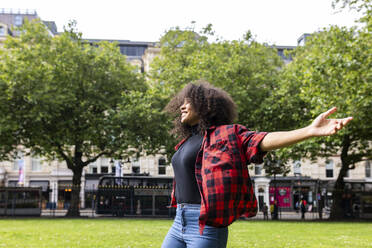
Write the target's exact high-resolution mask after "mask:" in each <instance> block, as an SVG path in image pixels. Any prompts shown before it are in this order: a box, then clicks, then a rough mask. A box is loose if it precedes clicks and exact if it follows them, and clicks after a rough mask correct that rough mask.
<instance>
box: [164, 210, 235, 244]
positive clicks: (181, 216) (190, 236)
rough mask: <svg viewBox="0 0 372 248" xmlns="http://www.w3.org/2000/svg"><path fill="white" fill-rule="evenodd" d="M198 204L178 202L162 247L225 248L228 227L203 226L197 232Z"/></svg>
mask: <svg viewBox="0 0 372 248" xmlns="http://www.w3.org/2000/svg"><path fill="white" fill-rule="evenodd" d="M199 214H200V205H199V204H178V205H177V212H176V218H175V219H174V222H173V225H172V227H171V228H170V229H169V231H168V234H167V236H165V239H164V241H163V244H162V246H161V247H162V248H186V247H187V248H209V247H213V248H225V247H226V244H227V237H228V228H227V227H223V228H217V227H212V226H205V228H204V232H203V235H200V232H199Z"/></svg>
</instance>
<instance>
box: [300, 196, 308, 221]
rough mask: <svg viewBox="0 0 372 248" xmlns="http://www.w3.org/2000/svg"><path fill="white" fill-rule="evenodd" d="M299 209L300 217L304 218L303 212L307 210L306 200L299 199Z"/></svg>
mask: <svg viewBox="0 0 372 248" xmlns="http://www.w3.org/2000/svg"><path fill="white" fill-rule="evenodd" d="M300 209H301V219H303V220H304V219H305V213H306V211H307V202H306V200H305V199H303V198H302V199H301V201H300Z"/></svg>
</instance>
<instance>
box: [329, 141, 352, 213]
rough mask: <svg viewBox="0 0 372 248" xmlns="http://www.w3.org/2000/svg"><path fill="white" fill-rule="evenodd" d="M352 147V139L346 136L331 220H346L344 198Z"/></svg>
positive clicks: (334, 191) (333, 196)
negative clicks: (345, 178)
mask: <svg viewBox="0 0 372 248" xmlns="http://www.w3.org/2000/svg"><path fill="white" fill-rule="evenodd" d="M349 147H350V138H349V136H348V135H345V136H344V138H343V141H342V152H341V162H342V166H341V170H340V173H339V174H338V177H337V180H336V184H335V186H334V189H333V194H332V198H333V202H332V207H331V214H330V219H332V220H338V219H343V218H345V206H343V205H344V203H343V197H344V194H345V181H344V177H345V176H346V174H347V171H348V170H349V165H350V159H349V157H348V151H349Z"/></svg>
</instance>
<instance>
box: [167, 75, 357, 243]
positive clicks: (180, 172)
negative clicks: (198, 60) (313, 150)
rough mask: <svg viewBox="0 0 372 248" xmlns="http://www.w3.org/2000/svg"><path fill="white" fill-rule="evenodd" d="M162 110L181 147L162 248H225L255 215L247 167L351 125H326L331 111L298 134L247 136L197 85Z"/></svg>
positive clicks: (219, 97)
mask: <svg viewBox="0 0 372 248" xmlns="http://www.w3.org/2000/svg"><path fill="white" fill-rule="evenodd" d="M166 110H167V111H168V112H169V113H170V114H172V115H173V117H174V129H173V131H172V132H173V134H175V135H176V136H177V137H178V138H181V139H182V141H181V142H180V143H179V144H178V145H177V146H176V148H175V149H176V152H175V154H174V155H173V157H172V160H171V162H172V166H173V169H174V174H175V180H174V184H173V192H172V200H171V205H172V207H177V210H176V217H175V220H174V223H173V225H172V227H171V228H170V229H169V232H168V234H167V235H166V237H165V239H164V241H163V244H162V247H163V248H181V247H192V248H203V247H216V248H219V247H220V248H223V247H226V244H227V239H228V226H229V225H230V224H231V223H232V222H234V221H235V220H236V219H238V218H239V217H240V216H242V215H244V216H246V217H252V216H255V215H256V213H257V200H256V197H255V195H254V191H253V186H252V182H251V179H250V177H249V175H248V168H247V165H248V164H249V163H259V164H260V163H262V162H263V157H264V155H265V154H266V152H268V151H271V150H274V149H278V148H282V147H286V146H289V145H292V144H295V143H297V142H300V141H302V140H305V139H308V138H310V137H316V136H325V135H332V134H335V133H336V132H337V131H339V130H340V129H341V128H342V127H343V126H345V125H346V124H347V123H348V122H349V121H350V120H351V119H352V118H351V117H349V118H344V119H327V117H328V116H329V115H330V114H332V113H334V112H335V111H336V108H332V109H330V110H328V111H327V112H325V113H323V114H321V115H319V116H318V117H317V118H316V119H315V120H314V121H313V122H312V124H311V125H309V126H307V127H305V128H302V129H297V130H293V131H285V132H272V133H267V132H255V131H249V130H248V129H247V128H246V127H244V126H242V125H238V124H232V123H233V121H234V120H235V118H236V116H237V111H236V105H235V103H234V102H233V100H232V99H231V97H230V96H229V95H228V94H227V93H226V92H225V91H223V90H222V89H219V88H215V87H213V86H211V85H210V84H209V83H208V82H202V81H199V82H196V83H189V84H187V85H186V86H185V87H184V88H183V89H182V90H181V91H180V92H179V93H178V94H177V95H176V96H174V97H173V98H172V100H171V101H170V102H169V103H168V105H167V107H166Z"/></svg>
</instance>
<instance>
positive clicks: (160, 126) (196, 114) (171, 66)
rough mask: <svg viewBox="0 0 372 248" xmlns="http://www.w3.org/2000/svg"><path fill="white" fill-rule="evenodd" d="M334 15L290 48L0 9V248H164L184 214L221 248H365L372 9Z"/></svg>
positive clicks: (341, 1)
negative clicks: (98, 26) (116, 28)
mask: <svg viewBox="0 0 372 248" xmlns="http://www.w3.org/2000/svg"><path fill="white" fill-rule="evenodd" d="M332 5H334V6H333V7H334V8H335V11H339V12H342V11H346V10H350V11H351V10H353V11H355V13H357V15H356V16H358V17H356V19H355V25H353V26H349V27H347V26H338V25H329V26H325V27H324V26H323V27H321V29H318V30H317V31H314V32H312V33H303V34H302V35H301V36H300V37H299V38H298V40H297V45H296V46H281V45H277V44H272V43H270V42H262V41H259V40H258V39H257V37H256V36H255V34H254V33H253V32H252V31H251V30H249V29H248V30H246V31H245V33H243V34H242V35H241V38H239V39H223V38H222V37H221V36H219V34H217V33H216V31H215V30H214V26H213V25H212V24H207V25H205V26H204V27H202V28H200V29H199V28H197V25H196V24H195V22H194V21H192V22H191V24H190V26H187V27H179V26H175V27H170V28H168V29H167V30H166V31H165V32H164V33H163V34H162V35H161V36H160V39H158V40H157V41H156V42H155V41H154V42H150V41H143V42H136V41H135V42H133V41H130V40H123V39H117V40H108V39H87V38H84V36H83V33H82V32H80V31H79V28H78V27H79V25H78V23H77V22H76V21H75V20H70V21H69V22H68V23H67V24H65V26H64V28H63V31H60V32H58V31H57V26H56V23H55V22H54V21H45V20H41V19H40V17H39V16H38V15H37V13H36V11H29V10H26V11H20V10H19V11H13V10H6V9H5V8H3V9H0V248H1V247H160V246H161V245H162V244H163V245H164V243H162V242H163V240H166V239H165V238H164V237H166V235H167V233H168V230H169V229H170V227H171V226H172V223H176V222H173V219H174V218H175V216H176V220H177V218H181V220H182V233H183V232H184V231H185V230H184V223H186V222H188V221H189V220H187V221H185V220H184V219H183V218H184V216H185V215H184V212H183V211H184V210H180V209H181V208H183V206H184V203H185V204H186V205H188V204H190V203H191V205H197V206H196V208H197V209H200V210H198V212H197V214H198V217H195V216H194V217H195V219H194V220H196V222H195V223H196V226H197V227H198V228H200V230H199V231H200V234H202V233H203V230H204V228H205V226H208V227H211V228H212V229H213V230H217V232H219V231H221V230H223V232H224V235H225V236H224V237H226V239H224V238H220V240H225V241H226V240H227V241H226V242H227V247H236V248H238V247H372V235H370V234H371V230H372V222H371V220H372V173H371V165H372V146H371V144H372V132H371V130H372V129H371V123H372V115H371V109H372V94H371V88H372V79H371V68H372V56H371V52H370V51H371V50H372V47H371V45H372V43H371V40H372V37H371V34H372V31H371V30H372V18H371V17H372V2H371V0H355V1H354V0H333V1H332ZM196 92H197V93H196ZM270 137H271V138H270ZM192 142H195V143H192ZM213 142H215V143H213ZM190 143H191V145H190ZM184 146H185V147H187V148H190V149H191V148H192V149H193V150H192V152H191V150H188V149H186V148H184ZM183 149H185V150H186V151H187V152H189V153H188V155H190V154H191V155H192V156H193V157H192V159H191V160H187V159H183V158H184V157H182V156H183V155H184V154H182V153H181V155H182V156H181V155H179V153H178V151H181V152H182V150H183ZM185 161H186V162H185ZM187 161H188V162H187ZM190 161H191V162H190ZM180 168H181V169H182V170H180ZM183 169H185V170H183ZM177 175H178V177H177ZM217 175H218V176H217ZM175 179H177V180H175ZM176 181H177V183H176ZM180 185H183V188H182V186H181V187H180ZM176 186H177V187H176ZM181 188H182V190H180V189H181ZM180 196H186V200H184V201H182V200H181V201H180V202H178V201H177V200H176V198H177V197H180ZM178 199H179V198H178ZM177 203H178V206H177ZM176 206H177V214H176V210H175V208H174V207H176ZM172 207H173V208H172ZM191 208H195V206H191ZM194 210H195V209H194ZM185 211H186V210H185ZM243 215H244V216H246V217H241V216H243ZM180 216H181V217H180ZM199 216H200V218H199ZM248 217H250V218H248ZM190 222H191V221H190ZM226 226H229V228H228V232H227V229H226V228H225V227H226ZM179 233H181V232H179ZM198 233H199V232H198ZM227 233H228V239H227V235H226V234H227ZM197 235H199V234H197ZM168 236H169V235H168ZM168 236H167V237H168ZM195 240H197V239H195ZM185 242H186V241H185ZM221 242H222V241H221ZM169 246H170V245H168V246H167V247H169ZM222 246H223V247H224V245H222Z"/></svg>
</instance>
